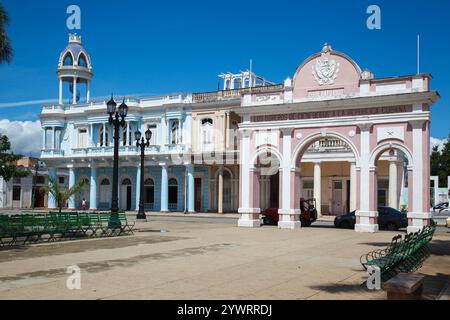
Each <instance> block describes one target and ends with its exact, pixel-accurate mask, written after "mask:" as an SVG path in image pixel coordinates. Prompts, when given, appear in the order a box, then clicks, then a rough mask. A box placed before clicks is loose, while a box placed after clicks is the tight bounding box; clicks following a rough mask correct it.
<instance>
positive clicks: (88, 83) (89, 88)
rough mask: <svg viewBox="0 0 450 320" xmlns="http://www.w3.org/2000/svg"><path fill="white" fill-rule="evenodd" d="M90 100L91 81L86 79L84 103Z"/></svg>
mask: <svg viewBox="0 0 450 320" xmlns="http://www.w3.org/2000/svg"><path fill="white" fill-rule="evenodd" d="M90 101H91V81H90V80H88V82H87V83H86V103H89V102H90Z"/></svg>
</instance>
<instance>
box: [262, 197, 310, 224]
mask: <svg viewBox="0 0 450 320" xmlns="http://www.w3.org/2000/svg"><path fill="white" fill-rule="evenodd" d="M300 211H301V213H300V222H301V225H302V227H309V226H311V224H312V223H313V222H314V221H316V220H317V210H316V199H307V200H305V199H303V198H302V199H300ZM262 215H263V223H264V224H265V225H277V224H278V221H279V220H280V216H279V214H278V208H268V209H266V210H264V211H263V212H262Z"/></svg>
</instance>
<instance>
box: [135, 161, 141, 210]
mask: <svg viewBox="0 0 450 320" xmlns="http://www.w3.org/2000/svg"><path fill="white" fill-rule="evenodd" d="M135 192H136V193H135V194H136V203H135V210H139V201H140V200H141V199H140V195H141V165H140V164H139V165H138V166H137V167H136V191H135Z"/></svg>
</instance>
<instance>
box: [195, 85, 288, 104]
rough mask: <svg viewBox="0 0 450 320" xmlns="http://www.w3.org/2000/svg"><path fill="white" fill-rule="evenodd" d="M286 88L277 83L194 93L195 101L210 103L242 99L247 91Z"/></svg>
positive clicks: (270, 90) (267, 90)
mask: <svg viewBox="0 0 450 320" xmlns="http://www.w3.org/2000/svg"><path fill="white" fill-rule="evenodd" d="M283 89H284V85H283V84H276V85H270V86H263V87H253V88H242V89H233V90H220V91H212V92H200V93H193V94H192V102H193V103H208V102H216V101H225V100H232V99H240V98H241V95H242V94H243V93H246V92H253V93H261V92H273V91H280V90H283Z"/></svg>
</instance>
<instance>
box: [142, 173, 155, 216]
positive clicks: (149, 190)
mask: <svg viewBox="0 0 450 320" xmlns="http://www.w3.org/2000/svg"><path fill="white" fill-rule="evenodd" d="M144 207H145V209H146V210H154V207H155V182H154V181H153V179H152V178H147V179H146V180H145V181H144Z"/></svg>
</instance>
